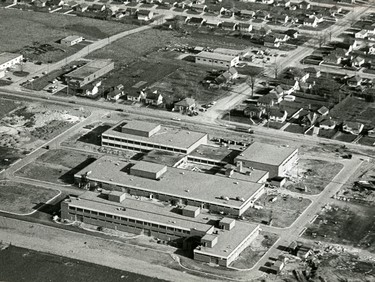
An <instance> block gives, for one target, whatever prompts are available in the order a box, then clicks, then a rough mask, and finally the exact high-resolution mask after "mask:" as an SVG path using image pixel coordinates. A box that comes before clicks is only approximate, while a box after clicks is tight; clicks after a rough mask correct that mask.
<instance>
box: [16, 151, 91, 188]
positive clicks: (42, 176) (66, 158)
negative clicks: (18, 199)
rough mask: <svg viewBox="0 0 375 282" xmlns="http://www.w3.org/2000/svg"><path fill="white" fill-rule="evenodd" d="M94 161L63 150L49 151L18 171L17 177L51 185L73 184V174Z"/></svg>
mask: <svg viewBox="0 0 375 282" xmlns="http://www.w3.org/2000/svg"><path fill="white" fill-rule="evenodd" d="M93 161H95V158H94V157H93V156H91V155H89V154H84V153H79V152H75V151H68V150H64V149H59V150H50V151H48V152H47V153H45V154H44V155H42V156H40V157H39V158H37V159H36V160H35V162H33V163H30V164H28V165H26V166H24V167H23V168H21V169H20V170H19V171H17V172H16V174H17V175H19V176H22V177H27V178H32V179H37V180H42V181H47V182H51V183H57V184H62V183H68V184H72V183H74V178H73V176H74V174H75V173H77V172H78V171H80V170H81V169H83V168H84V167H86V166H87V165H89V164H90V163H92V162H93Z"/></svg>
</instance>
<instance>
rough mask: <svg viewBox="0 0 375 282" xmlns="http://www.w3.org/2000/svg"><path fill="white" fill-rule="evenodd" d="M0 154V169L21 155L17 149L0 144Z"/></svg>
mask: <svg viewBox="0 0 375 282" xmlns="http://www.w3.org/2000/svg"><path fill="white" fill-rule="evenodd" d="M0 156H1V157H0V170H2V169H6V168H7V167H9V165H11V164H12V163H14V162H15V161H16V160H18V159H19V158H21V157H22V155H21V153H20V152H19V151H18V150H16V149H13V148H7V147H2V146H0Z"/></svg>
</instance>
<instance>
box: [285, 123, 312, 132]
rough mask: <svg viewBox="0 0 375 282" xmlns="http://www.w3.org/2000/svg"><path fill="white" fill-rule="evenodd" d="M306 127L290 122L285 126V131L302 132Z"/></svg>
mask: <svg viewBox="0 0 375 282" xmlns="http://www.w3.org/2000/svg"><path fill="white" fill-rule="evenodd" d="M306 129H307V128H304V127H303V126H300V125H298V124H293V123H291V124H290V125H289V126H288V127H287V128H285V131H287V132H292V133H299V134H303V133H304V132H305V130H306Z"/></svg>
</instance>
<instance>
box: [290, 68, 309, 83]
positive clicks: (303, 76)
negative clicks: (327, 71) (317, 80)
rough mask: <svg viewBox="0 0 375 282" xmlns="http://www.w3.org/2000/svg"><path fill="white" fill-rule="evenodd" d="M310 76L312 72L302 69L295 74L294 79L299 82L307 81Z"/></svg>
mask: <svg viewBox="0 0 375 282" xmlns="http://www.w3.org/2000/svg"><path fill="white" fill-rule="evenodd" d="M309 77H310V73H308V72H305V71H303V70H301V71H299V72H298V73H296V74H294V77H293V79H294V80H297V81H299V82H306V81H307V80H308V79H309Z"/></svg>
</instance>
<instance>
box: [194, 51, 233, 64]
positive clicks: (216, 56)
mask: <svg viewBox="0 0 375 282" xmlns="http://www.w3.org/2000/svg"><path fill="white" fill-rule="evenodd" d="M196 57H202V58H206V59H213V60H222V61H229V62H230V61H232V60H233V59H234V58H236V57H238V56H230V55H225V54H219V53H213V52H206V51H202V52H200V53H198V54H197V55H196Z"/></svg>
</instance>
